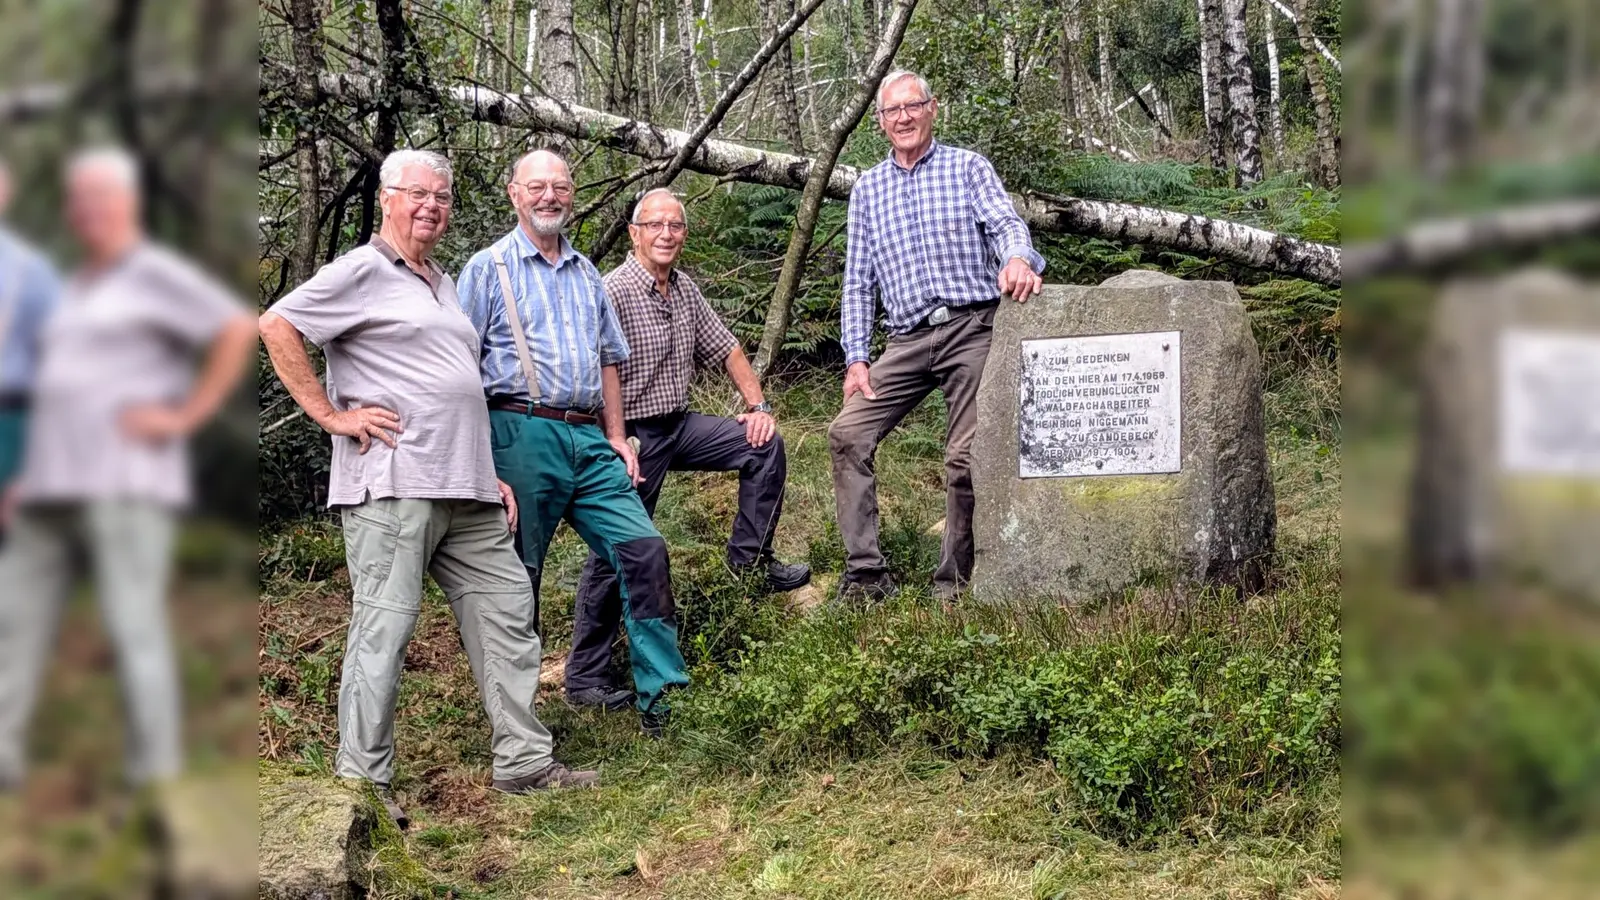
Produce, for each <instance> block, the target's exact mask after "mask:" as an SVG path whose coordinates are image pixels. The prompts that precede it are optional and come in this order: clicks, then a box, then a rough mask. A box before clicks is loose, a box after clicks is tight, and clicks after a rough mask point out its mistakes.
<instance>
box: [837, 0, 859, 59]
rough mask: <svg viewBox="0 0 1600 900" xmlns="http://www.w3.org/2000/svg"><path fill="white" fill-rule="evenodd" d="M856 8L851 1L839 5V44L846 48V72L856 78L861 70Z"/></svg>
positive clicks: (846, 0)
mask: <svg viewBox="0 0 1600 900" xmlns="http://www.w3.org/2000/svg"><path fill="white" fill-rule="evenodd" d="M856 31H857V29H856V7H855V4H853V3H851V2H850V0H844V2H843V3H840V4H839V43H840V44H842V45H843V46H844V70H845V73H846V74H848V75H849V76H850V77H852V78H854V77H855V76H856V74H857V73H859V72H860V71H861V70H860V69H859V68H857V66H859V65H860V63H859V62H858V59H859V58H860V53H858V52H857V50H856V41H857V40H859V38H858V37H857V36H856Z"/></svg>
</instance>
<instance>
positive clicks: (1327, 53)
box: [1267, 0, 1344, 73]
mask: <svg viewBox="0 0 1600 900" xmlns="http://www.w3.org/2000/svg"><path fill="white" fill-rule="evenodd" d="M1267 2H1268V3H1270V4H1272V8H1273V9H1275V10H1277V11H1278V12H1279V13H1280V14H1282V16H1283V17H1284V18H1285V19H1288V20H1289V24H1291V25H1293V26H1295V31H1296V32H1298V31H1299V30H1300V20H1301V19H1303V18H1305V16H1303V15H1301V14H1300V13H1298V12H1296V11H1295V9H1294V8H1293V5H1294V3H1295V0H1267ZM1285 4H1288V5H1285ZM1301 8H1304V4H1302V5H1301ZM1311 46H1312V47H1313V48H1314V49H1315V50H1316V52H1317V53H1318V54H1319V55H1321V56H1322V58H1323V59H1325V60H1327V61H1328V65H1330V66H1333V70H1334V71H1335V72H1340V73H1342V72H1344V66H1343V65H1342V64H1341V63H1340V62H1339V57H1337V56H1334V55H1333V51H1332V50H1329V49H1328V45H1327V44H1324V43H1323V42H1322V38H1319V37H1317V36H1316V35H1315V34H1313V35H1312V36H1311Z"/></svg>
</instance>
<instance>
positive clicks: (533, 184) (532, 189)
mask: <svg viewBox="0 0 1600 900" xmlns="http://www.w3.org/2000/svg"><path fill="white" fill-rule="evenodd" d="M512 184H520V185H522V189H523V190H525V191H527V192H528V193H530V194H532V195H533V196H535V197H543V196H544V192H545V191H547V190H549V191H554V192H555V195H556V196H557V197H560V198H562V199H563V200H565V199H566V198H568V197H571V196H572V183H571V182H568V181H513V182H512Z"/></svg>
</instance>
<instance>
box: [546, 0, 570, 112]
mask: <svg viewBox="0 0 1600 900" xmlns="http://www.w3.org/2000/svg"><path fill="white" fill-rule="evenodd" d="M537 2H538V3H539V6H540V8H541V10H540V13H539V19H540V21H541V22H542V23H543V25H544V33H543V34H542V35H540V39H539V46H540V49H539V56H540V60H539V70H540V71H539V78H540V81H541V82H542V86H543V88H544V92H545V93H546V94H548V95H549V96H550V97H551V98H553V99H555V100H559V101H561V102H563V103H577V102H578V51H577V40H578V38H577V33H576V31H575V30H574V29H573V25H572V0H537Z"/></svg>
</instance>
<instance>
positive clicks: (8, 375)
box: [0, 161, 61, 543]
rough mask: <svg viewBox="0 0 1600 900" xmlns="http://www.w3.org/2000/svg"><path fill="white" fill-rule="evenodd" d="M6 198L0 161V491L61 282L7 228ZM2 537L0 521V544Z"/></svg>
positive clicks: (6, 177) (16, 462)
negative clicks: (42, 334)
mask: <svg viewBox="0 0 1600 900" xmlns="http://www.w3.org/2000/svg"><path fill="white" fill-rule="evenodd" d="M10 200H11V176H10V173H9V171H8V170H7V168H6V165H5V162H4V161H0V495H4V493H5V490H6V486H7V485H9V484H10V483H11V480H12V479H13V478H15V477H16V474H17V469H18V468H19V467H20V466H21V465H22V448H23V446H24V435H25V433H26V429H27V421H28V406H29V405H30V396H31V395H32V393H33V381H34V375H35V372H36V370H37V369H38V368H39V335H40V333H41V331H42V330H43V328H44V323H45V319H46V318H48V317H49V315H50V313H51V312H53V311H54V310H55V308H56V303H57V301H58V299H59V297H60V295H61V280H60V278H59V277H58V276H57V275H56V271H55V268H54V267H53V266H52V265H51V264H50V262H49V260H47V259H45V257H44V256H43V255H41V254H40V253H39V252H38V251H37V250H35V249H33V248H32V247H30V246H29V245H28V244H27V243H26V242H25V241H23V240H22V239H21V238H20V237H18V236H17V235H16V234H15V233H13V232H12V231H11V230H9V229H8V228H6V226H5V223H4V219H5V213H6V207H7V206H8V205H9V203H10ZM4 540H5V529H4V526H3V525H0V543H3V542H4Z"/></svg>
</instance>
